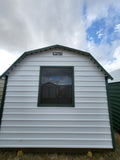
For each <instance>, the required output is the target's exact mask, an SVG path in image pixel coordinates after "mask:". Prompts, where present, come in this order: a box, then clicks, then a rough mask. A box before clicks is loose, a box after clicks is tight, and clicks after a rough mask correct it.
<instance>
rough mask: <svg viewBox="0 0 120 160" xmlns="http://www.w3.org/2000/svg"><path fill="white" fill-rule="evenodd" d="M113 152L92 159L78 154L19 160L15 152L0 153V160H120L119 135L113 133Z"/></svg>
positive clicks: (38, 155)
mask: <svg viewBox="0 0 120 160" xmlns="http://www.w3.org/2000/svg"><path fill="white" fill-rule="evenodd" d="M115 143H116V150H115V152H111V151H103V152H102V151H101V152H93V153H92V155H93V156H92V158H89V157H88V156H87V153H79V154H63V153H61V154H57V153H53V154H47V153H45V154H42V153H23V156H22V158H21V159H19V158H18V157H17V152H15V151H13V152H7V151H0V160H120V133H118V132H116V131H115Z"/></svg>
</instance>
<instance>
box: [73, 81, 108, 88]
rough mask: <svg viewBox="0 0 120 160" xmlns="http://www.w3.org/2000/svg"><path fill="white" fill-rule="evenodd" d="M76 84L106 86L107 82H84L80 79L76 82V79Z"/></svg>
mask: <svg viewBox="0 0 120 160" xmlns="http://www.w3.org/2000/svg"><path fill="white" fill-rule="evenodd" d="M75 85H76V86H86V87H87V86H105V83H103V82H82V81H79V82H76V81H75Z"/></svg>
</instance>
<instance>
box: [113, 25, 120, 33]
mask: <svg viewBox="0 0 120 160" xmlns="http://www.w3.org/2000/svg"><path fill="white" fill-rule="evenodd" d="M114 31H115V32H119V33H120V24H117V25H116V26H115V29H114Z"/></svg>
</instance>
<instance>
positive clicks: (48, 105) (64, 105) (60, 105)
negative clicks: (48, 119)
mask: <svg viewBox="0 0 120 160" xmlns="http://www.w3.org/2000/svg"><path fill="white" fill-rule="evenodd" d="M42 67H44V68H45V67H46V68H48V67H49V68H71V69H72V104H42V103H40V95H41V78H42V76H41V73H42ZM38 86H39V89H38V107H74V104H75V103H74V101H75V98H74V92H75V90H74V66H40V72H39V85H38Z"/></svg>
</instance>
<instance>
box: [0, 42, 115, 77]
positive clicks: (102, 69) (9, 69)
mask: <svg viewBox="0 0 120 160" xmlns="http://www.w3.org/2000/svg"><path fill="white" fill-rule="evenodd" d="M52 49H63V50H67V51H71V52H74V53H77V54H81V55H85V56H88V57H89V58H90V59H91V60H92V61H93V62H94V63H95V64H96V65H97V67H99V68H100V70H101V71H102V72H103V73H104V74H105V76H106V77H108V78H109V79H111V80H112V79H113V78H112V76H111V75H110V74H109V73H108V72H107V71H106V70H105V69H104V68H103V67H102V66H101V65H100V64H99V63H98V61H97V60H96V59H95V58H94V57H93V56H92V55H91V54H90V53H88V52H84V51H80V50H77V49H73V48H70V47H66V46H62V45H58V44H56V45H52V46H48V47H44V48H40V49H35V50H31V51H27V52H24V53H23V55H22V56H20V57H19V58H18V59H17V60H16V61H15V62H14V63H13V64H12V65H11V66H10V67H9V68H8V69H7V70H6V71H5V72H4V73H3V74H2V75H1V76H0V77H3V76H6V75H8V73H9V72H10V71H11V70H12V69H13V67H14V66H16V65H17V63H19V62H20V61H21V60H22V59H23V58H25V57H26V56H27V55H30V54H33V53H38V52H44V51H48V50H52Z"/></svg>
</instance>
